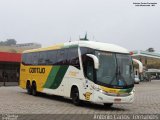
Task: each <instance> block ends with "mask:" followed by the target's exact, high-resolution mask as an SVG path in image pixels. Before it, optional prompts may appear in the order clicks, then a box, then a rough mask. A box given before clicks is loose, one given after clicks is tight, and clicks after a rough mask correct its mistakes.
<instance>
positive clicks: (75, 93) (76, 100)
mask: <svg viewBox="0 0 160 120" xmlns="http://www.w3.org/2000/svg"><path fill="white" fill-rule="evenodd" d="M71 97H72V102H73V104H74V105H76V106H78V105H80V99H79V91H78V88H77V87H75V88H73V89H72V92H71Z"/></svg>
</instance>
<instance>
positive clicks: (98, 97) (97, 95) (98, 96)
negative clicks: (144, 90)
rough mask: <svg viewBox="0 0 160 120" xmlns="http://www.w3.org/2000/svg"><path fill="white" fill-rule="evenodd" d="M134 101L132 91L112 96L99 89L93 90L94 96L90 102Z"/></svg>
mask: <svg viewBox="0 0 160 120" xmlns="http://www.w3.org/2000/svg"><path fill="white" fill-rule="evenodd" d="M133 101H134V91H132V92H131V93H130V94H128V95H125V96H118V95H117V96H113V95H107V94H104V93H103V92H100V91H96V90H95V91H94V96H93V100H92V102H95V103H133Z"/></svg>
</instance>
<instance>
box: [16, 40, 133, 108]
mask: <svg viewBox="0 0 160 120" xmlns="http://www.w3.org/2000/svg"><path fill="white" fill-rule="evenodd" d="M132 63H133V62H132V58H131V55H130V53H129V51H128V50H127V49H125V48H123V47H120V46H117V45H114V44H109V43H102V42H95V41H73V42H66V43H62V44H56V45H54V46H51V47H47V48H39V49H33V50H27V51H24V52H23V54H22V62H21V68H20V83H19V84H20V87H21V88H23V89H26V90H27V92H28V94H31V95H37V92H42V93H46V94H51V95H58V96H64V97H67V98H71V99H72V101H73V104H75V105H80V104H81V103H82V101H89V102H93V103H100V104H104V105H105V106H107V107H110V106H112V105H113V104H114V103H132V102H133V101H134V72H133V64H132Z"/></svg>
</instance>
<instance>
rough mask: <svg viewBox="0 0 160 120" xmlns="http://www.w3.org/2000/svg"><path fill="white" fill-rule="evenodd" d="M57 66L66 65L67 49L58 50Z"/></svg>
mask: <svg viewBox="0 0 160 120" xmlns="http://www.w3.org/2000/svg"><path fill="white" fill-rule="evenodd" d="M57 64H59V65H65V64H67V49H62V50H58V53H57Z"/></svg>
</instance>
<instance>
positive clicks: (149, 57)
mask: <svg viewBox="0 0 160 120" xmlns="http://www.w3.org/2000/svg"><path fill="white" fill-rule="evenodd" d="M131 54H132V57H133V58H134V59H137V60H139V61H140V62H142V64H143V73H141V72H139V66H138V64H136V63H134V72H135V75H137V76H139V78H140V80H143V79H144V78H146V79H148V80H149V79H152V78H151V77H152V76H153V75H154V74H155V76H157V79H159V78H160V77H159V72H151V71H149V70H154V69H156V70H158V69H160V53H156V52H148V51H142V50H140V51H138V50H136V51H131Z"/></svg>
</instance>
